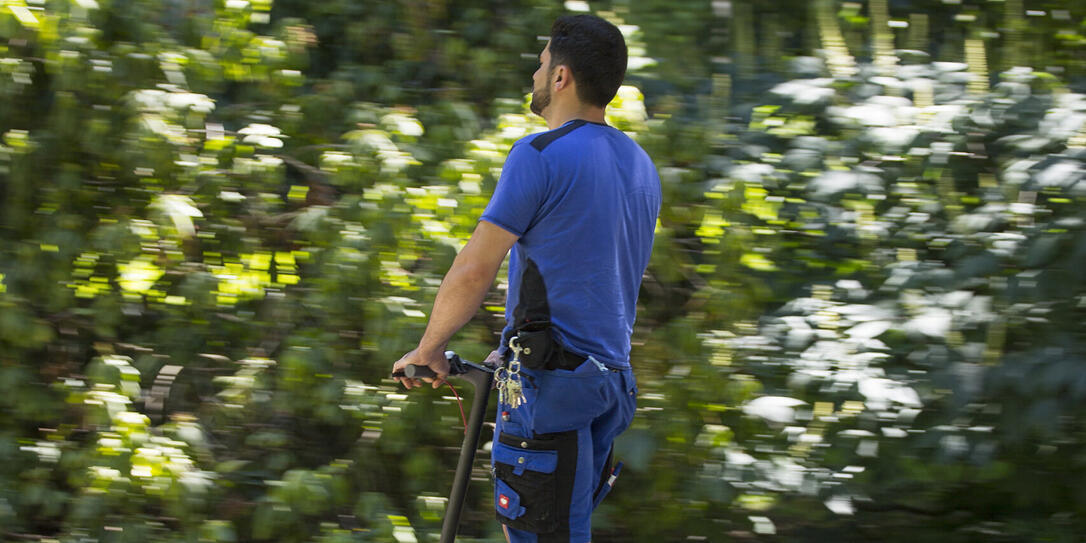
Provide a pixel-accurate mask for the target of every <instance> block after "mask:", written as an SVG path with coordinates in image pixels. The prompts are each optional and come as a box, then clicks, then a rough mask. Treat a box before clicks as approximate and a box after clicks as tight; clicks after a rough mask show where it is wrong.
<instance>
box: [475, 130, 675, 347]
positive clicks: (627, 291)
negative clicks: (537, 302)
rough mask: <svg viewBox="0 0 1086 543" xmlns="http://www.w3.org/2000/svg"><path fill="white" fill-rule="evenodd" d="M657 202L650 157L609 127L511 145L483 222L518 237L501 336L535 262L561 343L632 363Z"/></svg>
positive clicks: (553, 132)
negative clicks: (637, 312) (525, 273)
mask: <svg viewBox="0 0 1086 543" xmlns="http://www.w3.org/2000/svg"><path fill="white" fill-rule="evenodd" d="M660 199H661V196H660V181H659V177H658V176H657V174H656V169H655V167H654V166H653V164H652V162H651V160H650V159H649V157H648V155H646V154H645V152H644V151H643V150H642V149H641V148H640V147H639V146H638V145H637V144H636V143H635V142H633V140H631V139H630V138H629V137H628V136H626V135H625V134H623V133H622V132H621V131H619V130H616V129H615V128H612V127H609V126H606V125H603V124H597V123H591V122H586V121H583V120H574V121H570V122H568V123H566V124H564V125H563V126H561V127H559V128H556V129H555V130H551V131H548V132H543V133H540V134H534V135H532V136H528V137H526V138H524V139H522V140H521V141H519V142H517V144H516V145H514V147H513V149H512V150H511V151H510V154H509V159H508V160H507V161H506V165H505V168H504V169H503V171H502V178H501V180H500V181H499V183H498V186H497V188H496V189H495V192H494V196H493V198H492V199H491V203H490V206H488V208H487V210H486V212H485V213H484V214H483V217H482V218H483V220H486V221H489V222H492V223H494V224H496V225H498V226H501V227H502V228H504V229H506V230H508V231H510V232H513V233H515V234H517V235H519V236H520V240H519V241H518V242H517V244H516V245H515V246H514V248H513V251H512V254H511V257H510V261H509V292H508V301H507V308H506V317H507V320H508V322H509V325H508V326H507V329H506V332H507V334H508V332H509V330H510V328H511V326H512V324H513V321H514V318H513V313H514V310H515V307H516V305H517V303H518V301H519V300H520V296H521V292H520V291H521V289H520V286H521V279H522V273H523V271H524V269H525V268H526V263H527V262H528V261H529V260H531V261H532V262H533V263H534V264H535V266H537V267H538V271H539V273H540V275H541V276H542V280H543V283H544V284H545V286H546V303H547V305H548V306H549V312H550V321H551V323H552V324H553V326H554V331H555V332H556V335H557V336H558V338H559V340H561V341H562V342H563V343H564V344H565V346H566V347H567V348H568V349H570V350H572V351H574V352H576V353H578V354H583V355H592V356H594V357H595V358H596V359H597V360H599V361H600V362H602V363H603V364H605V365H607V366H611V367H614V368H626V367H629V350H630V333H631V332H632V330H633V324H634V318H635V309H636V302H637V294H638V290H639V289H640V285H641V276H642V274H643V273H644V270H645V267H646V266H647V264H648V260H649V254H650V252H651V250H652V239H653V231H654V229H655V225H656V217H657V214H658V212H659V208H660Z"/></svg>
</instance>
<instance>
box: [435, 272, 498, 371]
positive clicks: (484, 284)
mask: <svg viewBox="0 0 1086 543" xmlns="http://www.w3.org/2000/svg"><path fill="white" fill-rule="evenodd" d="M497 274H498V270H497V268H494V269H489V266H485V265H481V264H479V263H474V262H464V261H462V259H460V258H457V260H456V261H454V262H453V265H452V267H451V268H449V272H448V273H447V274H445V279H444V280H442V281H441V286H440V287H439V288H438V289H437V297H436V298H435V299H434V309H433V311H431V313H430V322H429V323H428V324H427V325H426V332H425V333H424V334H423V336H422V339H421V340H420V341H419V349H421V350H423V351H429V352H435V351H444V350H445V347H446V346H447V345H448V344H449V340H451V339H452V337H453V335H455V334H456V332H457V331H459V330H460V329H461V328H463V326H464V325H465V324H467V323H468V321H470V320H471V318H472V317H473V316H474V315H475V312H476V311H477V310H478V309H479V305H480V304H482V303H483V298H484V297H485V296H486V293H487V291H488V290H490V285H492V284H494V278H495V277H496V276H497Z"/></svg>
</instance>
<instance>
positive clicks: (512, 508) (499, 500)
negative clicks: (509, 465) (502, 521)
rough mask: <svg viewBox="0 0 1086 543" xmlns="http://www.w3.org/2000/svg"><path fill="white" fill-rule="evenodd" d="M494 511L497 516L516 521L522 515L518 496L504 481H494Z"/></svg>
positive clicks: (522, 511)
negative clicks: (496, 512)
mask: <svg viewBox="0 0 1086 543" xmlns="http://www.w3.org/2000/svg"><path fill="white" fill-rule="evenodd" d="M494 509H496V510H497V511H498V514H499V515H502V516H504V517H506V518H510V519H517V518H520V517H521V516H522V515H524V507H523V506H521V505H520V494H517V493H516V491H514V490H513V489H512V488H509V485H507V484H505V481H502V480H501V479H497V480H495V481H494Z"/></svg>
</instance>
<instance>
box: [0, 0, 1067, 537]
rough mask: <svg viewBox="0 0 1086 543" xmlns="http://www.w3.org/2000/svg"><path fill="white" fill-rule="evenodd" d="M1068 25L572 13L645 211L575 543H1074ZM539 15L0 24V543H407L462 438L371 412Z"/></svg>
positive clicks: (497, 160)
mask: <svg viewBox="0 0 1086 543" xmlns="http://www.w3.org/2000/svg"><path fill="white" fill-rule="evenodd" d="M580 4H581V3H578V2H569V3H567V7H568V8H570V9H576V8H579V7H580ZM1026 4H1028V5H1026ZM1079 4H1080V3H1076V2H1071V1H1054V0H1053V1H1045V2H1028V3H1024V2H1022V1H1021V0H1004V1H1000V2H976V3H971V4H970V3H962V2H949V1H932V0H912V1H908V2H905V1H900V2H899V1H895V2H887V1H886V0H869V1H868V2H863V3H861V2H844V3H838V2H831V1H828V0H820V1H818V2H799V1H792V0H789V1H786V2H779V3H774V4H758V3H753V2H749V1H738V0H732V1H715V2H704V1H697V2H693V1H685V0H684V1H675V0H670V1H663V0H638V1H637V2H634V1H632V0H627V1H622V0H613V1H611V2H592V3H591V6H589V7H590V9H592V10H594V11H595V12H597V13H599V14H601V15H603V16H605V17H607V18H609V19H611V20H612V21H614V22H616V23H618V24H620V25H622V28H623V30H624V32H626V33H627V38H628V41H629V44H630V50H631V71H630V74H629V78H628V82H629V83H630V85H631V86H628V87H624V88H623V89H622V90H621V91H620V94H619V96H618V97H617V98H616V100H615V102H614V103H613V104H612V107H611V108H610V109H609V118H608V120H609V122H610V123H611V124H612V125H614V126H617V127H619V128H620V129H622V130H625V131H627V132H628V133H630V134H631V135H632V136H633V137H635V138H636V139H637V140H638V141H639V142H640V143H641V144H642V145H643V146H644V147H645V148H646V149H647V150H648V151H649V152H650V154H651V155H652V156H653V158H654V160H655V161H656V164H657V166H658V168H659V171H660V174H661V179H662V182H663V189H664V195H665V198H664V206H663V209H662V210H661V217H660V223H659V226H658V229H657V244H656V248H655V251H654V254H653V260H652V263H651V265H650V268H649V270H648V273H647V274H646V277H645V281H644V287H643V292H642V295H641V308H640V313H639V320H638V328H637V330H636V332H635V336H634V341H635V349H634V354H633V358H634V360H633V364H634V366H635V368H636V369H637V372H638V379H639V386H640V389H641V396H640V398H639V405H640V408H639V414H638V417H637V419H636V420H635V422H634V426H633V427H632V428H631V429H630V430H629V431H628V432H627V433H626V434H625V435H624V436H623V437H622V438H621V440H620V443H619V455H620V456H621V457H623V459H624V460H625V461H626V463H627V465H628V466H629V469H628V470H627V471H626V472H625V474H624V475H623V477H622V478H621V479H620V482H619V490H618V491H617V492H615V493H614V494H613V495H612V496H611V497H610V498H609V499H608V500H607V501H606V503H604V504H603V506H601V508H600V510H599V511H598V513H597V515H596V517H595V520H596V528H597V529H596V536H595V540H597V541H652V542H656V541H683V540H702V541H731V540H736V541H746V540H753V539H774V538H777V539H785V540H789V541H825V540H840V541H854V540H855V541H871V540H882V541H914V540H924V541H926V540H939V541H963V542H964V541H982V540H983V541H1024V540H1043V541H1080V540H1081V534H1083V533H1086V487H1083V486H1082V485H1081V484H1079V481H1081V480H1083V479H1084V478H1086V473H1084V472H1086V453H1083V452H1082V451H1083V450H1084V445H1086V428H1084V427H1083V420H1086V418H1084V415H1086V366H1084V364H1086V343H1084V342H1086V337H1084V332H1083V327H1082V322H1083V321H1084V318H1086V289H1084V281H1086V271H1084V270H1086V232H1084V229H1086V211H1084V210H1086V207H1084V205H1083V204H1084V202H1086V96H1084V95H1083V94H1082V93H1083V87H1084V85H1086V82H1084V77H1086V69H1084V68H1086V11H1084V9H1083V7H1082V6H1081V5H1079ZM564 11H565V8H564V6H563V5H562V4H560V3H556V2H551V1H546V2H544V1H542V0H518V1H512V2H502V3H489V2H479V1H474V0H400V1H388V2H357V1H345V0H343V1H341V0H334V1H327V2H319V3H312V2H300V1H296V0H277V1H275V2H272V0H163V1H151V0H6V1H5V2H4V3H3V4H2V6H0V37H2V38H3V40H0V42H2V44H0V95H2V99H0V391H2V394H0V410H2V411H0V412H2V413H3V416H2V417H0V451H2V458H4V459H5V460H6V461H5V462H3V464H2V465H0V539H3V540H39V539H42V540H44V539H50V540H60V541H103V542H106V541H108V542H126V541H134V542H135V541H139V542H142V541H270V540H275V541H328V542H333V541H335V542H339V541H344V542H346V541H397V542H404V541H432V540H436V535H437V533H438V531H439V530H440V524H441V515H442V513H443V510H444V506H445V502H444V498H443V496H444V495H445V494H446V493H447V489H448V486H449V484H450V482H451V479H452V473H451V471H452V468H453V465H454V462H455V456H456V450H457V448H458V444H459V440H460V439H461V436H462V434H461V431H460V428H459V424H460V421H459V419H458V414H457V409H456V407H455V405H454V404H455V400H454V399H453V397H452V396H450V395H447V392H445V391H435V392H418V393H413V394H411V395H410V396H409V395H407V394H405V393H403V392H402V390H398V389H397V388H395V387H394V386H393V383H392V382H391V381H389V380H388V379H387V373H388V371H389V368H390V366H391V363H392V362H393V361H394V360H395V359H396V358H397V357H398V356H399V355H400V354H401V353H403V352H405V351H407V350H408V349H410V348H411V347H413V345H414V342H415V341H417V338H418V336H419V334H420V333H421V330H422V327H423V326H424V324H425V318H426V311H427V310H428V309H429V307H430V302H431V301H432V298H433V296H434V294H435V292H436V289H437V286H438V285H439V283H440V280H441V277H442V275H443V273H444V272H445V270H446V269H447V268H448V266H449V264H450V263H451V262H452V259H453V257H454V256H455V254H456V251H457V250H459V248H460V247H461V246H462V245H463V244H464V243H465V241H466V239H467V238H468V236H469V235H470V233H471V231H472V229H473V228H474V225H475V222H476V220H477V217H478V216H479V214H480V213H481V212H482V210H483V208H484V207H485V205H486V202H487V200H488V196H489V194H490V192H491V191H492V190H493V187H494V183H495V181H496V179H497V177H498V175H499V174H500V168H501V166H502V163H503V161H504V158H505V155H506V153H507V151H508V149H509V147H510V145H511V144H512V143H513V142H514V141H516V140H517V139H518V138H520V137H522V136H524V135H526V134H529V133H531V132H534V131H538V130H541V129H543V128H544V125H543V124H542V122H541V120H539V119H538V118H535V117H533V116H531V115H530V114H528V113H527V108H526V102H525V93H526V92H527V91H528V90H529V85H530V74H531V72H532V70H534V66H535V63H536V62H537V61H536V55H537V54H538V52H539V49H541V48H542V46H543V41H541V40H540V39H539V37H538V36H539V35H545V34H546V33H547V29H548V26H549V23H550V21H551V20H552V19H553V18H554V17H555V16H556V15H558V14H560V13H563V12H564ZM498 287H499V288H498V289H496V290H495V291H494V292H493V293H492V295H491V296H490V297H488V299H487V300H486V302H485V304H484V308H483V309H482V310H481V311H480V314H479V316H478V318H476V319H475V320H474V321H473V322H472V323H471V324H470V325H469V326H468V327H467V328H466V329H465V330H464V331H463V332H462V333H461V335H460V336H459V338H458V339H457V342H456V348H457V349H458V350H459V351H460V352H461V354H463V355H464V356H465V357H467V358H470V359H476V360H478V359H481V358H482V357H484V356H485V355H486V353H488V352H489V350H490V349H491V348H492V347H493V344H494V342H495V341H496V338H497V333H498V331H499V330H500V328H501V326H502V319H501V314H502V310H503V305H504V299H503V298H504V291H503V287H504V285H502V284H499V285H498ZM485 462H486V458H485V457H484V458H481V459H480V461H479V465H478V466H477V468H478V470H479V477H477V479H478V480H479V482H477V483H476V484H474V485H473V487H472V490H471V492H470V493H469V499H470V503H469V506H468V508H467V512H466V513H465V517H464V523H463V529H462V533H463V534H464V537H463V538H462V539H463V540H465V541H467V540H479V541H501V540H502V537H501V535H500V532H499V530H498V525H497V524H496V523H495V522H494V521H493V514H492V513H490V511H489V509H490V507H491V506H490V503H491V500H490V499H489V497H488V493H489V487H488V485H487V484H486V483H485V482H483V480H485V475H484V473H485V472H484V469H485V467H484V466H485ZM773 534H776V536H774V535H773Z"/></svg>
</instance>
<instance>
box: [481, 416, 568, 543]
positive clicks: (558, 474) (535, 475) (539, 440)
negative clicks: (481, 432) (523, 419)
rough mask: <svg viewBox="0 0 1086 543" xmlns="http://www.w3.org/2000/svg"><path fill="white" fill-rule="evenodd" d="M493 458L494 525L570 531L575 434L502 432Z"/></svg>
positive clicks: (545, 530)
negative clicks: (496, 521)
mask: <svg viewBox="0 0 1086 543" xmlns="http://www.w3.org/2000/svg"><path fill="white" fill-rule="evenodd" d="M491 455H492V457H493V459H494V477H495V479H496V480H495V482H494V509H495V511H496V512H497V517H498V521H499V522H501V523H503V524H505V525H507V526H509V527H510V528H516V529H518V530H524V531H526V532H532V533H536V534H551V533H560V532H563V531H564V532H567V533H568V532H569V505H570V500H571V499H572V496H573V480H574V476H575V475H576V470H577V432H561V433H557V434H542V435H537V436H536V438H535V439H528V438H523V437H518V436H514V435H510V434H501V435H499V436H498V439H497V442H496V443H494V447H493V449H492V450H491ZM541 541H542V540H541Z"/></svg>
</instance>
